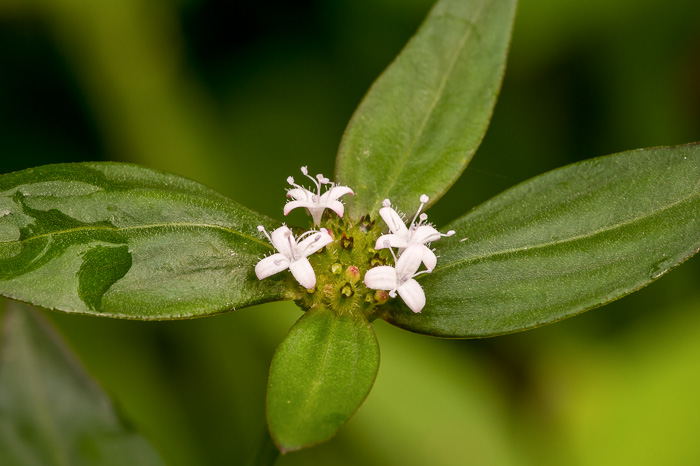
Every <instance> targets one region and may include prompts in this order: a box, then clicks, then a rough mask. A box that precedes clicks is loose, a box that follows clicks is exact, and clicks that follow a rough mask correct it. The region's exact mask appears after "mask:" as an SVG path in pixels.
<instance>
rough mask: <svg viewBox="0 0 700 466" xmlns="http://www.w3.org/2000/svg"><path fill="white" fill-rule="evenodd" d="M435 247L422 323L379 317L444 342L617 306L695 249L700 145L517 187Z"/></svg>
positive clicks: (603, 162)
mask: <svg viewBox="0 0 700 466" xmlns="http://www.w3.org/2000/svg"><path fill="white" fill-rule="evenodd" d="M445 229H454V230H456V232H457V233H456V235H455V236H453V237H451V238H443V239H442V240H440V241H438V242H437V243H435V247H436V248H437V251H436V253H437V255H438V256H439V260H438V266H437V267H436V268H435V270H434V271H433V273H432V274H425V275H422V276H420V277H418V280H419V282H420V284H421V285H422V286H423V288H424V290H425V294H426V296H427V305H426V307H425V309H424V310H423V312H422V313H421V314H417V315H414V314H413V313H412V312H410V311H409V310H408V309H407V308H405V307H402V306H397V308H396V309H394V310H392V311H390V312H388V313H387V314H386V315H385V316H384V318H385V319H386V320H388V321H389V322H391V323H392V324H394V325H397V326H399V327H402V328H405V329H408V330H411V331H415V332H419V333H426V334H430V335H437V336H444V337H457V338H468V337H485V336H492V335H498V334H503V333H509V332H515V331H519V330H525V329H529V328H533V327H538V326H540V325H544V324H547V323H549V322H554V321H557V320H561V319H564V318H566V317H570V316H572V315H575V314H578V313H580V312H583V311H586V310H588V309H591V308H594V307H597V306H601V305H603V304H606V303H608V302H610V301H613V300H615V299H618V298H620V297H622V296H624V295H626V294H629V293H631V292H633V291H635V290H638V289H639V288H641V287H643V286H645V285H647V284H649V283H651V282H652V281H654V280H656V279H657V278H659V277H660V276H661V275H663V274H664V273H666V272H668V271H669V270H670V269H671V268H673V267H675V266H676V265H678V264H680V263H681V262H683V261H684V260H686V259H688V258H689V257H690V256H692V255H693V254H694V253H696V252H697V251H698V250H699V249H700V144H691V145H686V146H677V147H660V148H652V149H640V150H635V151H629V152H623V153H620V154H616V155H611V156H607V157H600V158H596V159H591V160H586V161H584V162H580V163H576V164H573V165H568V166H566V167H563V168H560V169H557V170H554V171H551V172H549V173H546V174H544V175H541V176H538V177H536V178H533V179H531V180H529V181H526V182H524V183H522V184H520V185H518V186H516V187H514V188H512V189H510V190H508V191H506V192H504V193H502V194H500V195H498V196H496V197H495V198H493V199H491V200H490V201H487V202H486V203H484V204H483V205H481V206H479V207H477V208H476V209H475V210H473V211H472V212H470V213H468V214H467V215H465V216H463V217H461V218H460V219H458V220H456V221H455V222H453V223H452V224H450V225H448V226H447V227H445Z"/></svg>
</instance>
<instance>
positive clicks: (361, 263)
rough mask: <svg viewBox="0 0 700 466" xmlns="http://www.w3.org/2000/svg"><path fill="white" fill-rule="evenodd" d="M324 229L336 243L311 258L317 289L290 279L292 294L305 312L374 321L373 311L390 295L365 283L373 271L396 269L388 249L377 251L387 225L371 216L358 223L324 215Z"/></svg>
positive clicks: (322, 224)
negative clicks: (331, 312)
mask: <svg viewBox="0 0 700 466" xmlns="http://www.w3.org/2000/svg"><path fill="white" fill-rule="evenodd" d="M321 226H322V227H324V228H326V229H327V230H328V233H329V234H330V235H331V236H332V237H333V240H334V241H333V242H332V243H330V244H328V245H327V246H325V247H324V248H323V249H321V250H320V251H318V252H317V253H315V254H312V255H310V256H309V257H308V259H309V262H310V263H311V265H312V267H313V269H314V271H315V273H316V287H315V288H314V289H305V288H303V287H302V286H301V285H299V283H297V282H296V281H295V280H294V279H293V278H292V277H291V276H290V277H289V279H288V280H287V287H288V290H289V292H290V294H291V295H292V296H293V299H294V300H295V302H296V304H297V305H298V306H299V307H301V308H302V309H304V310H311V309H315V308H326V309H331V310H334V311H335V312H337V313H339V314H345V313H350V314H357V313H363V314H364V315H365V316H367V317H368V318H370V319H371V318H372V315H373V311H374V309H375V308H376V307H377V306H379V305H381V304H384V303H386V301H387V300H388V299H389V294H388V292H386V291H381V290H379V291H377V290H372V289H369V288H367V287H366V286H365V284H364V283H363V278H364V276H365V273H366V272H367V271H368V270H369V269H371V268H372V267H375V266H378V265H385V264H387V262H388V264H389V265H393V263H392V260H389V258H390V257H391V253H390V252H389V250H388V249H380V250H377V249H374V246H375V244H376V242H377V238H379V237H380V236H381V234H382V233H383V229H384V228H383V227H384V223H383V222H381V221H380V222H379V225H377V222H376V221H374V220H372V219H370V217H369V215H366V216H364V217H362V218H361V219H360V220H359V221H352V220H345V219H343V218H338V217H336V216H335V215H333V216H330V215H324V219H323V222H322V223H321Z"/></svg>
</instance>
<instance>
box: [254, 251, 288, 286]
mask: <svg viewBox="0 0 700 466" xmlns="http://www.w3.org/2000/svg"><path fill="white" fill-rule="evenodd" d="M288 268H289V259H287V258H286V257H284V256H283V255H282V254H279V253H278V254H273V255H271V256H268V257H264V258H263V259H262V260H260V262H258V263H257V264H255V275H256V276H257V277H258V280H262V279H263V278H267V277H269V276H270V275H274V274H276V273H279V272H281V271H283V270H286V269H288Z"/></svg>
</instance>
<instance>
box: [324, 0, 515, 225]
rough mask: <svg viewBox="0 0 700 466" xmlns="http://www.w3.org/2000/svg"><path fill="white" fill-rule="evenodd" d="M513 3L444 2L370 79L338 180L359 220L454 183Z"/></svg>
mask: <svg viewBox="0 0 700 466" xmlns="http://www.w3.org/2000/svg"><path fill="white" fill-rule="evenodd" d="M515 5H516V0H442V1H440V2H438V3H437V4H436V5H435V7H434V8H433V10H432V11H431V12H430V15H429V16H428V17H427V19H426V20H425V22H424V24H423V25H422V26H421V28H420V29H419V30H418V32H417V34H416V35H415V37H413V38H412V39H411V40H410V42H409V43H408V44H407V45H406V47H405V48H404V50H403V51H402V52H401V54H399V56H398V57H397V58H396V60H395V61H394V62H393V63H392V64H391V65H390V66H389V68H387V70H386V71H385V72H384V73H383V74H382V75H381V76H380V77H379V79H377V81H376V82H375V83H374V84H373V85H372V87H371V89H370V90H369V93H368V94H367V96H366V97H365V99H364V100H363V101H362V103H361V104H360V106H359V108H358V109H357V111H356V112H355V114H354V115H353V117H352V119H351V120H350V124H349V125H348V127H347V129H346V130H345V135H344V136H343V140H342V142H341V145H340V151H339V153H338V160H337V164H336V178H337V180H338V181H339V182H340V183H342V184H344V185H347V186H350V187H351V188H352V189H353V190H354V191H355V194H357V195H356V196H354V197H353V198H352V199H351V200H348V212H349V215H350V216H351V217H353V218H358V217H359V216H361V215H363V214H365V213H368V212H371V213H376V211H377V209H378V208H379V207H381V202H382V200H383V199H386V198H389V199H391V201H392V203H393V204H394V205H397V206H398V207H399V209H401V210H404V211H408V210H412V209H415V206H416V205H417V203H418V198H419V196H420V195H421V194H424V193H425V194H428V195H429V196H430V203H433V202H435V201H436V200H437V199H438V198H439V197H440V196H441V195H442V194H443V193H444V192H445V191H447V189H448V188H449V187H450V186H452V184H453V183H454V182H455V181H456V180H457V178H458V177H459V175H460V174H461V173H462V171H463V170H464V168H465V167H466V166H467V163H469V160H471V157H472V156H473V155H474V152H475V151H476V148H477V147H478V145H479V143H480V142H481V139H482V137H483V135H484V133H485V132H486V127H487V126H488V123H489V120H490V118H491V113H492V111H493V106H494V104H495V102H496V97H497V94H498V91H499V89H500V84H501V79H502V77H503V73H504V69H505V62H506V55H507V51H508V44H509V41H510V34H511V28H512V24H513V18H514V15H515Z"/></svg>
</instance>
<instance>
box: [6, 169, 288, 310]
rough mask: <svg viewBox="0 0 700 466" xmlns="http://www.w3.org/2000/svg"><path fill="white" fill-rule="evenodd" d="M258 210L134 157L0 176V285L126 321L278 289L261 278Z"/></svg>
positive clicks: (236, 304)
mask: <svg viewBox="0 0 700 466" xmlns="http://www.w3.org/2000/svg"><path fill="white" fill-rule="evenodd" d="M259 224H264V225H269V224H270V220H269V219H267V218H266V217H264V216H262V215H259V214H256V213H255V212H252V211H250V210H248V209H246V208H244V207H242V206H240V205H238V204H236V203H234V202H233V201H231V200H229V199H227V198H225V197H224V196H221V195H219V194H217V193H216V192H214V191H212V190H210V189H208V188H206V187H204V186H202V185H200V184H198V183H195V182H193V181H190V180H188V179H185V178H182V177H179V176H176V175H172V174H167V173H163V172H158V171H154V170H150V169H146V168H143V167H138V166H135V165H126V164H117V163H84V164H65V165H63V164H62V165H47V166H43V167H39V168H34V169H29V170H24V171H21V172H15V173H10V174H7V175H3V176H1V177H0V294H3V295H5V296H7V297H10V298H14V299H18V300H21V301H26V302H30V303H32V304H35V305H37V306H41V307H45V308H50V309H57V310H61V311H66V312H76V313H81V314H98V315H103V316H111V317H122V318H131V319H175V318H183V317H194V316H201V315H207V314H215V313H218V312H223V311H226V310H231V309H236V308H240V307H244V306H249V305H252V304H257V303H261V302H266V301H273V300H277V299H282V298H283V288H282V286H281V284H280V281H279V279H277V278H275V277H272V278H269V279H267V280H266V281H265V283H261V282H260V281H259V280H258V279H257V278H256V276H255V273H254V267H255V263H256V262H257V261H258V259H259V258H260V257H261V256H263V255H264V254H265V253H267V252H269V251H270V249H271V246H270V245H269V244H268V243H267V242H266V241H263V240H262V239H261V238H260V234H259V232H258V231H257V230H256V227H257V225H259Z"/></svg>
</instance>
